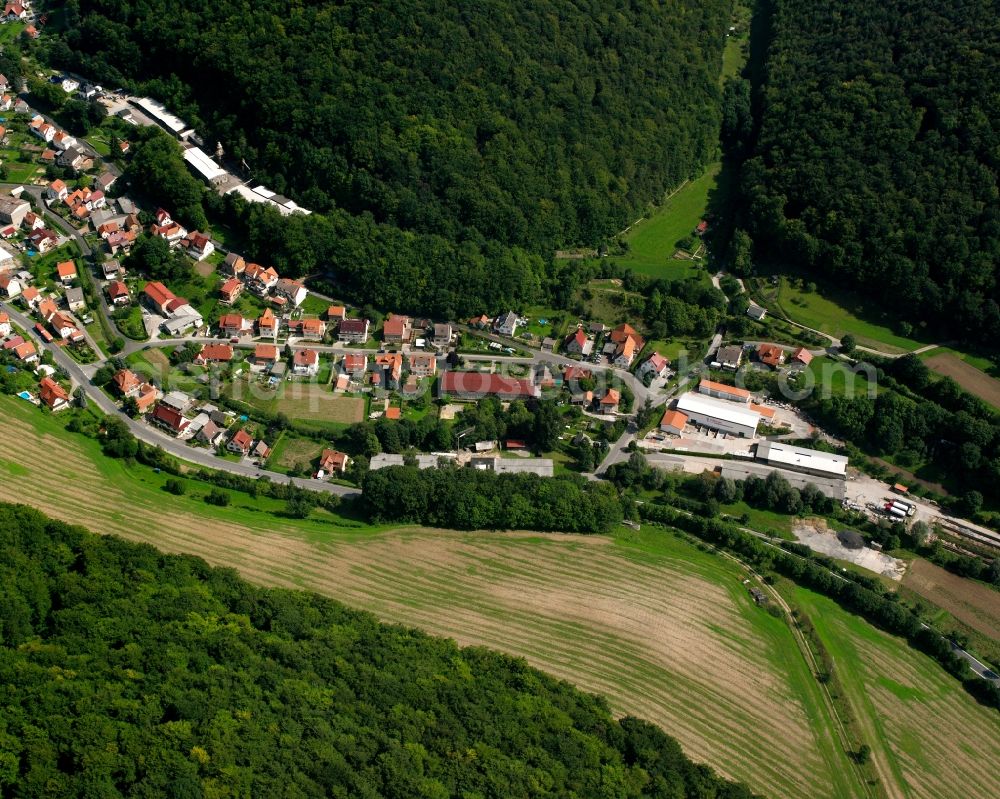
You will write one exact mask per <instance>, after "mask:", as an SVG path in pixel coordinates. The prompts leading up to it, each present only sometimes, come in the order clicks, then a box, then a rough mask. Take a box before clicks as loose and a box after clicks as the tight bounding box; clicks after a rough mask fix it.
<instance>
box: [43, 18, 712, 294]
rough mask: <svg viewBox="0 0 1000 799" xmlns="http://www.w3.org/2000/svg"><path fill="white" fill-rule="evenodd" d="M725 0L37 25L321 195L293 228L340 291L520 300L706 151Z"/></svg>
mask: <svg viewBox="0 0 1000 799" xmlns="http://www.w3.org/2000/svg"><path fill="white" fill-rule="evenodd" d="M730 7H731V3H730V2H729V0H673V2H671V3H669V4H661V3H647V2H635V0H627V1H626V2H612V1H611V0H533V1H532V2H525V1H524V0H485V1H484V2H478V3H451V2H446V1H445V0H400V2H395V3H389V4H380V5H377V6H373V5H371V4H370V3H366V2H362V1H361V0H345V2H340V3H329V2H316V1H315V0H307V1H306V2H302V3H297V4H293V5H291V6H289V5H288V4H286V3H279V2H274V0H260V2H257V3H254V4H253V5H248V4H247V3H245V2H237V1H236V0H222V2H219V3H214V4H211V5H205V4H203V3H195V2H180V3H176V2H174V3H168V2H166V0H142V1H141V2H136V3H126V2H121V0H80V2H79V3H78V4H77V3H76V2H73V3H70V4H68V5H67V10H66V12H65V21H66V23H67V24H66V26H65V31H64V34H63V37H62V38H58V37H51V38H49V39H47V41H46V42H44V43H42V44H40V45H39V46H40V47H42V48H44V50H45V53H44V55H45V57H46V59H47V60H48V61H49V62H50V63H53V64H56V65H64V66H67V67H71V68H74V69H77V70H79V71H81V72H82V73H84V74H87V75H89V76H92V77H94V78H95V79H97V80H99V81H100V82H102V83H104V85H114V84H122V83H128V84H131V85H133V86H136V87H137V88H138V89H140V90H142V91H147V92H149V93H151V94H154V95H156V96H157V97H159V98H161V99H162V100H164V101H165V102H166V103H167V104H168V105H169V106H170V107H171V108H172V109H174V110H175V111H176V112H177V113H179V114H180V115H181V116H183V117H184V118H185V119H187V120H188V121H189V122H190V123H192V124H194V125H195V126H196V127H197V128H198V129H199V130H200V131H201V132H202V133H203V134H204V136H205V139H206V141H208V142H211V143H214V142H215V141H217V140H218V141H221V142H222V143H223V145H224V147H225V148H226V150H227V153H228V154H229V156H231V158H232V160H233V163H238V162H239V161H240V160H242V159H245V160H246V162H247V163H248V164H249V165H250V168H251V169H252V170H253V172H254V176H255V179H257V180H263V181H264V182H265V183H267V185H268V186H269V187H270V188H272V189H274V190H277V191H279V192H281V193H284V194H288V195H289V196H292V197H293V198H295V199H296V200H298V201H299V202H301V203H302V204H303V205H305V206H306V207H309V208H312V209H313V210H317V211H321V212H325V213H326V214H328V215H331V219H332V225H331V226H330V228H329V229H322V228H321V230H320V232H319V236H320V238H322V239H326V238H327V237H332V238H333V239H334V240H336V241H337V242H338V246H337V247H333V246H332V245H331V244H330V243H329V242H326V241H324V242H323V243H321V244H320V245H319V246H318V247H317V246H315V245H314V244H313V242H312V241H311V235H307V236H303V237H299V238H297V239H296V243H299V244H301V243H302V240H303V239H304V241H305V243H304V246H302V247H301V248H300V249H303V250H304V251H305V252H304V253H303V255H302V258H304V259H305V260H313V259H310V256H311V255H312V254H313V253H314V252H324V253H327V252H328V248H329V252H328V254H329V255H330V256H331V257H330V258H329V262H328V264H332V265H333V266H334V268H335V270H336V274H337V276H338V278H339V277H341V276H342V277H344V279H345V280H346V282H347V283H348V284H350V285H351V287H353V288H355V289H356V290H357V295H358V296H359V297H365V298H366V299H367V298H369V297H371V298H372V300H371V301H373V302H376V301H377V300H381V299H386V300H395V299H396V298H395V297H393V296H382V297H380V296H378V295H379V294H380V293H382V294H387V293H388V294H391V291H390V292H386V291H385V289H383V284H388V285H389V286H390V287H396V286H398V287H399V289H398V291H397V292H396V293H398V294H401V295H403V296H402V301H403V302H406V301H407V300H409V299H410V298H411V297H415V298H419V299H421V300H422V301H425V302H427V303H428V304H435V305H436V306H437V307H438V308H443V307H445V306H446V304H447V303H446V302H442V301H441V300H440V298H436V297H435V296H434V293H435V292H437V293H440V294H450V295H453V297H454V298H457V299H452V298H451V297H449V301H451V302H452V303H453V304H455V303H456V302H461V301H462V299H463V297H471V298H472V299H474V300H476V301H477V304H485V303H486V302H487V301H489V300H493V299H495V298H496V295H498V294H503V299H507V298H508V297H509V298H511V299H513V300H515V301H521V300H522V299H523V300H524V301H525V302H531V301H537V300H538V299H540V298H541V297H542V293H543V292H544V290H545V284H546V280H547V279H548V278H551V275H549V274H547V273H546V266H547V265H546V264H545V261H548V260H549V259H550V258H551V255H552V252H553V250H554V249H555V248H556V247H558V246H563V245H573V244H587V245H596V244H597V243H599V242H600V241H602V240H604V239H605V238H606V237H608V236H611V235H614V234H615V233H616V232H617V231H619V230H621V229H622V228H623V227H624V226H625V225H627V224H628V223H629V222H630V221H631V220H633V219H634V218H635V215H636V213H637V212H638V211H639V210H640V209H643V208H645V207H646V206H647V204H648V203H650V202H653V201H658V200H660V199H661V198H662V196H663V195H664V194H665V192H667V191H668V190H670V189H671V188H673V187H674V186H676V185H677V184H679V183H680V182H681V181H683V180H684V179H685V178H688V177H691V176H692V175H693V174H696V173H697V172H698V171H699V169H700V168H701V167H703V166H704V165H705V164H706V163H707V162H708V161H709V160H710V159H711V158H712V157H714V153H715V151H716V149H717V145H718V129H719V119H720V111H719V96H720V92H719V88H718V75H719V71H720V69H721V60H722V59H721V55H722V48H723V45H724V41H725V39H724V36H723V33H724V30H725V25H726V23H727V21H728V14H729V11H730ZM257 221H258V222H263V224H264V225H265V226H266V227H267V228H268V229H269V228H270V227H271V223H269V222H268V221H267V220H260V219H258V220H257ZM299 224H301V225H303V226H305V227H306V228H307V229H308V230H309V231H310V233H311V232H312V229H313V228H314V227H316V226H317V224H319V223H317V222H316V221H313V222H311V223H309V222H305V221H302V222H300V223H299ZM381 226H384V228H383V227H381ZM248 227H249V228H250V229H252V227H253V226H252V225H248ZM404 233H405V234H416V236H417V238H416V239H411V238H406V237H405V236H404V235H403V234H404ZM261 243H262V244H263V246H264V247H267V242H266V241H262V242H261ZM268 249H270V248H268ZM539 256H540V257H541V258H540V259H539V260H537V261H536V260H533V259H534V258H538V257H539ZM291 257H292V258H295V256H291ZM314 260H319V259H314ZM409 261H413V262H414V263H415V266H409V264H408V262H409ZM328 264H323V266H326V265H328ZM362 266H363V267H365V268H368V267H370V268H371V273H372V274H373V275H374V277H371V278H369V279H368V280H369V283H368V284H366V285H358V283H359V281H362V280H364V279H365V277H364V276H362V275H361V274H359V272H360V270H361V267H362ZM392 267H398V268H392ZM286 271H289V272H291V271H299V272H304V271H308V264H306V265H300V266H299V267H298V268H296V269H288V270H286ZM342 272H343V273H345V274H343V275H342V274H341V273H342ZM397 272H399V273H401V274H402V275H403V276H405V278H406V281H407V282H406V283H404V282H403V281H402V279H397V278H396V274H397ZM508 272H510V273H511V277H510V278H508ZM466 273H468V274H469V277H470V279H469V280H468V281H466V280H465V277H466ZM490 281H492V282H493V283H495V284H499V285H500V289H499V290H498V289H495V288H493V287H491V286H489V285H487V284H488V283H489V282H490ZM466 282H468V284H469V286H470V289H471V290H469V291H466V292H465V294H464V295H463V293H462V292H460V291H459V290H458V289H456V288H454V287H453V284H455V283H459V284H464V283H466ZM553 282H554V281H553ZM508 283H509V284H510V287H509V288H508ZM428 284H433V285H431V286H429V285H428ZM407 288H409V290H410V292H411V293H410V294H409V295H406V293H405V292H406V289H407ZM403 302H399V301H390V302H385V303H381V302H380V303H379V304H383V305H385V306H386V307H390V306H391V307H395V308H399V307H401V306H402V304H403ZM492 307H494V308H495V307H496V306H492ZM461 310H462V311H464V310H466V308H465V307H464V306H461Z"/></svg>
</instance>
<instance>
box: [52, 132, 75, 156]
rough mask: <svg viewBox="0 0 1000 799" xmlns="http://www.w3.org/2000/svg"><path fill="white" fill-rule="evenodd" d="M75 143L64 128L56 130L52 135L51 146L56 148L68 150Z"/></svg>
mask: <svg viewBox="0 0 1000 799" xmlns="http://www.w3.org/2000/svg"><path fill="white" fill-rule="evenodd" d="M75 145H76V139H75V138H73V137H72V136H71V135H70V134H68V133H67V132H66V131H64V130H60V131H58V132H57V133H56V134H55V135H54V136H53V137H52V146H53V147H55V149H57V150H60V151H61V150H68V149H69V148H70V147H74V146H75Z"/></svg>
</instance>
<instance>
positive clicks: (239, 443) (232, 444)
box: [226, 428, 253, 457]
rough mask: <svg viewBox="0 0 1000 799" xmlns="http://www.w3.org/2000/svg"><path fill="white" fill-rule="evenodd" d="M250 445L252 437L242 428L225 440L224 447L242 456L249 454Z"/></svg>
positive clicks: (251, 445) (251, 444)
mask: <svg viewBox="0 0 1000 799" xmlns="http://www.w3.org/2000/svg"><path fill="white" fill-rule="evenodd" d="M251 447H253V437H252V436H251V435H250V434H249V433H248V432H247V431H246V430H244V429H242V428H240V429H239V430H237V431H236V432H235V433H233V435H232V437H231V438H230V439H229V441H227V442H226V449H228V450H229V451H230V452H232V453H235V454H237V455H243V456H244V457H246V456H247V455H249V454H250V449H251Z"/></svg>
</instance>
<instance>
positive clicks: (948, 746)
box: [791, 588, 1000, 799]
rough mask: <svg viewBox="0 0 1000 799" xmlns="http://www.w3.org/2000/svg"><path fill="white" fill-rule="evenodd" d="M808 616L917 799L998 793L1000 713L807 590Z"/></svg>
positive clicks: (874, 741)
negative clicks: (980, 702)
mask: <svg viewBox="0 0 1000 799" xmlns="http://www.w3.org/2000/svg"><path fill="white" fill-rule="evenodd" d="M791 593H792V599H793V600H794V602H795V603H796V604H797V605H798V606H800V607H801V608H803V609H804V610H805V611H806V613H807V614H808V615H809V617H810V619H811V620H812V622H813V624H814V625H815V627H816V630H817V632H818V633H819V636H820V638H821V640H822V641H823V644H824V646H825V647H826V648H827V650H828V651H829V652H830V654H831V655H832V656H833V659H834V662H835V667H834V668H835V671H836V673H837V674H838V676H839V679H840V681H841V683H842V685H843V688H844V692H845V694H846V696H847V699H848V700H849V702H850V704H851V707H852V710H853V711H854V713H855V716H856V717H857V721H858V723H859V725H860V727H861V728H862V729H864V730H866V734H865V742H866V743H867V744H868V745H869V746H871V747H872V750H873V755H874V756H876V757H881V758H883V759H884V763H885V764H886V767H887V770H888V771H889V772H890V773H891V774H892V775H893V778H894V780H895V782H896V789H895V790H894V791H891V792H890V795H897V796H907V797H914V799H924V798H926V799H943V798H944V797H956V799H957V797H967V796H1000V769H998V767H997V764H998V763H1000V715H998V714H997V712H996V711H995V710H989V709H987V708H984V707H981V706H980V705H978V704H977V703H976V702H975V701H974V700H973V699H972V698H971V697H970V696H969V695H968V694H966V693H965V691H964V690H963V689H962V687H961V686H960V685H959V683H958V681H957V680H955V679H953V678H952V677H950V676H948V675H947V674H946V673H945V672H944V670H943V669H941V668H940V667H939V666H938V665H937V664H936V663H934V662H933V661H932V660H931V659H930V658H928V657H926V656H924V655H922V654H920V653H919V652H916V651H915V650H913V649H910V648H909V647H907V646H905V645H904V644H903V643H902V642H901V641H900V640H899V639H898V638H894V637H892V636H890V635H887V634H885V633H882V632H880V631H878V630H876V629H875V628H874V627H872V626H871V625H869V624H868V623H867V622H865V621H863V620H862V619H860V618H858V617H856V616H853V615H850V614H848V613H845V612H844V611H842V610H841V609H840V608H839V606H837V605H836V604H835V603H834V602H833V601H832V600H829V599H827V598H826V597H822V596H819V595H817V594H814V593H813V592H811V591H808V590H806V589H802V588H795V589H794V590H793V591H792V592H791Z"/></svg>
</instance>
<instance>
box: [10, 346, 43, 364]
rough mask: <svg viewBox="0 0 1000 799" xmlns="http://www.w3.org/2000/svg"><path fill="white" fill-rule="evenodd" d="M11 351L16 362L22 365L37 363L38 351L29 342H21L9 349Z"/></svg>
mask: <svg viewBox="0 0 1000 799" xmlns="http://www.w3.org/2000/svg"><path fill="white" fill-rule="evenodd" d="M11 351H12V352H13V353H14V355H16V356H17V358H18V360H20V361H23V362H24V363H37V361H38V351H37V350H36V349H35V345H34V344H32V343H31V342H30V341H21V342H20V343H19V344H16V345H15V346H13V347H11Z"/></svg>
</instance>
